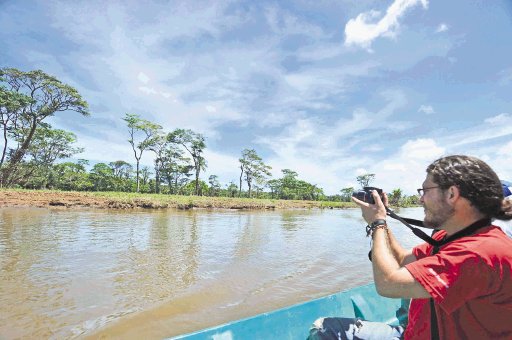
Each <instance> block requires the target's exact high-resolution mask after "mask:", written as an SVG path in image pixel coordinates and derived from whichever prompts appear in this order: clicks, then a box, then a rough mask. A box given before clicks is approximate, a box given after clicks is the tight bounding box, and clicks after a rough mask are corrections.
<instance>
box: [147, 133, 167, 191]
mask: <svg viewBox="0 0 512 340" xmlns="http://www.w3.org/2000/svg"><path fill="white" fill-rule="evenodd" d="M168 144H169V142H168V141H167V136H165V135H164V134H163V133H158V134H157V135H156V136H155V138H153V142H152V143H151V145H149V150H151V151H153V152H154V153H155V192H156V193H157V194H159V193H160V182H161V179H160V173H161V170H162V166H163V162H164V157H165V152H166V150H167V147H168Z"/></svg>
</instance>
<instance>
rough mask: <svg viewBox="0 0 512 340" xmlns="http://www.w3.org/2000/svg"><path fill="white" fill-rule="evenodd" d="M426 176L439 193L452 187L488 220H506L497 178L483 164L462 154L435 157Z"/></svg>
mask: <svg viewBox="0 0 512 340" xmlns="http://www.w3.org/2000/svg"><path fill="white" fill-rule="evenodd" d="M427 174H430V175H431V176H432V179H433V180H434V182H435V183H436V184H437V185H439V187H440V188H441V189H442V190H446V189H448V188H449V187H451V186H452V185H454V186H456V187H457V188H459V191H460V195H461V196H462V197H464V198H466V199H467V200H469V201H470V202H471V204H472V205H473V206H474V207H475V208H476V209H478V210H479V211H480V212H481V213H482V214H484V215H485V216H487V217H490V218H497V219H500V220H509V219H511V218H512V216H509V215H507V214H506V213H505V211H504V210H503V200H504V197H503V189H502V186H501V182H500V179H499V178H498V175H496V173H495V172H494V170H492V169H491V167H490V166H489V165H487V163H485V162H484V161H482V160H480V159H478V158H475V157H471V156H463V155H453V156H447V157H442V158H439V159H438V160H436V161H434V162H433V163H432V164H430V165H429V166H428V168H427Z"/></svg>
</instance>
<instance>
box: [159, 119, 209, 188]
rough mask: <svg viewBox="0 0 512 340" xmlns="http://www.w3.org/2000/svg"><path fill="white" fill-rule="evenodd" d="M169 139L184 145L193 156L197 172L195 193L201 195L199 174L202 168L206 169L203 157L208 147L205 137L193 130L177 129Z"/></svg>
mask: <svg viewBox="0 0 512 340" xmlns="http://www.w3.org/2000/svg"><path fill="white" fill-rule="evenodd" d="M167 140H168V141H169V142H171V143H174V144H178V145H181V146H183V147H184V148H185V150H187V151H188V153H189V154H190V156H192V161H193V162H194V169H195V174H196V178H195V192H194V194H195V195H199V194H200V190H199V174H200V172H201V170H206V160H205V159H204V157H203V152H204V149H206V143H205V138H204V137H203V135H201V134H200V133H196V132H194V131H192V130H184V129H176V130H174V131H173V132H171V133H170V134H169V135H168V136H167Z"/></svg>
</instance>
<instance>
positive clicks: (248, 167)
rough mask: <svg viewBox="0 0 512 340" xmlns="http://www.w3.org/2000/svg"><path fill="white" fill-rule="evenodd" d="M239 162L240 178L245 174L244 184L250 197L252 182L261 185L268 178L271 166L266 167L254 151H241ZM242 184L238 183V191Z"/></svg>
mask: <svg viewBox="0 0 512 340" xmlns="http://www.w3.org/2000/svg"><path fill="white" fill-rule="evenodd" d="M239 161H240V169H241V170H242V172H241V174H240V176H242V174H244V173H245V182H246V183H247V187H248V196H249V197H251V187H252V184H253V182H254V181H256V182H257V183H258V184H262V183H264V181H265V178H266V176H270V170H271V169H272V167H271V166H269V165H266V164H265V163H264V162H263V159H262V158H261V157H260V156H258V154H257V153H256V151H255V150H254V149H244V150H243V151H242V158H240V159H239ZM241 188H242V182H240V190H241Z"/></svg>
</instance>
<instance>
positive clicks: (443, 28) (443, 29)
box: [436, 23, 448, 33]
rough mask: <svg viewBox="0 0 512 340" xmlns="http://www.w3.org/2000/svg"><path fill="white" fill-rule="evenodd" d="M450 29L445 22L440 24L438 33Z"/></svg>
mask: <svg viewBox="0 0 512 340" xmlns="http://www.w3.org/2000/svg"><path fill="white" fill-rule="evenodd" d="M446 31H448V25H447V24H445V23H442V24H439V26H437V29H436V33H441V32H446Z"/></svg>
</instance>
